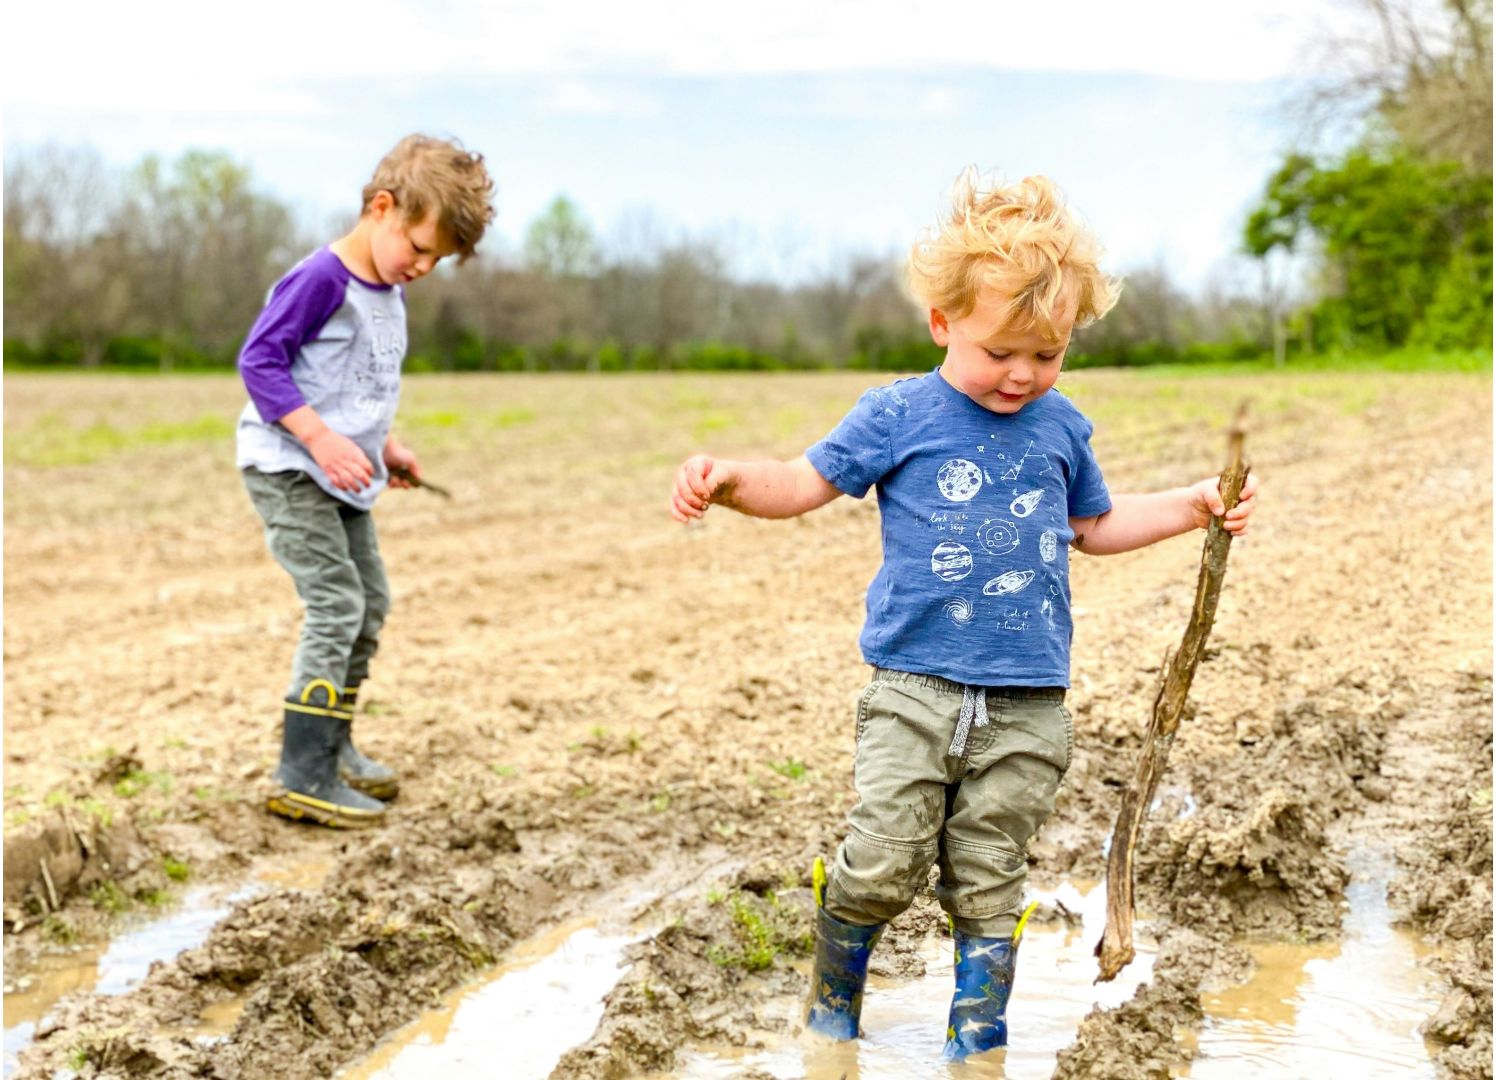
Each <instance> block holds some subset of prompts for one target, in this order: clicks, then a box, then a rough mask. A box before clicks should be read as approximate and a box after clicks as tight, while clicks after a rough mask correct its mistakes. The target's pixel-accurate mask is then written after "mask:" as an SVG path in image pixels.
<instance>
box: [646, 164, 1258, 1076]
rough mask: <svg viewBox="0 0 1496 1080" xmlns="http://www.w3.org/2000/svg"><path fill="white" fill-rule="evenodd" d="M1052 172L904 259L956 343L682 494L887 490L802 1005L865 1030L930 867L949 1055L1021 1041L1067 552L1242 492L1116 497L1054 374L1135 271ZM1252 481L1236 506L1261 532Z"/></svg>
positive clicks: (676, 500) (1068, 745)
mask: <svg viewBox="0 0 1496 1080" xmlns="http://www.w3.org/2000/svg"><path fill="white" fill-rule="evenodd" d="M1099 256H1100V249H1099V246H1098V244H1097V242H1096V240H1095V238H1094V237H1093V236H1092V234H1091V233H1090V232H1089V230H1088V229H1086V228H1085V227H1084V226H1083V225H1082V224H1081V223H1080V222H1079V221H1078V219H1077V218H1076V217H1074V216H1073V215H1072V214H1071V213H1070V211H1069V210H1068V209H1067V208H1066V207H1065V205H1064V203H1063V202H1062V200H1061V198H1060V195H1059V193H1058V191H1057V190H1056V189H1055V187H1054V186H1053V185H1052V184H1051V183H1050V182H1049V181H1048V180H1046V179H1045V178H1043V177H1029V178H1028V179H1025V180H1023V181H1021V182H1019V183H1016V184H1013V185H1011V186H1007V187H1002V186H993V187H989V188H985V189H984V188H983V186H982V182H981V179H980V177H978V176H977V175H976V173H975V172H974V170H968V171H967V172H966V173H965V174H963V176H962V177H961V178H960V179H959V180H958V181H957V183H956V185H955V188H954V193H953V199H952V208H951V212H950V214H949V216H948V217H946V218H945V219H943V220H942V221H941V222H940V223H939V224H938V226H937V227H936V228H934V229H933V230H930V231H929V232H928V233H927V234H926V235H925V236H924V237H923V238H922V239H921V240H920V242H919V243H917V244H916V245H915V246H914V248H913V251H912V253H911V256H910V260H909V270H908V278H909V283H910V286H911V288H912V291H913V293H914V295H915V297H916V298H917V300H918V301H919V302H920V304H921V306H922V307H923V308H924V309H925V310H926V311H927V312H928V318H929V329H930V335H931V337H932V338H933V339H934V341H935V343H936V344H937V345H940V346H942V347H944V348H945V350H946V352H945V358H944V361H943V362H942V363H941V364H940V366H939V367H938V368H937V369H935V370H934V371H932V372H930V373H929V374H927V375H924V376H921V377H918V378H911V379H902V380H899V381H897V382H895V383H893V384H891V385H888V386H883V387H878V388H876V389H873V390H869V391H868V392H867V393H865V394H864V395H863V396H862V398H861V399H860V400H859V401H858V402H857V404H856V405H855V406H854V407H853V409H852V410H851V412H849V413H848V414H847V415H846V417H845V418H844V419H843V420H842V421H841V423H840V424H839V425H838V426H837V427H836V429H835V430H833V431H832V432H831V433H830V434H829V435H827V436H826V437H825V438H824V439H822V440H821V441H820V442H818V443H816V444H815V445H814V446H812V447H810V448H809V450H807V451H806V453H805V454H804V455H803V456H802V457H799V458H797V459H795V460H794V461H787V462H781V461H728V460H723V459H719V458H715V457H711V456H708V455H697V456H695V457H692V458H690V459H688V460H687V461H686V462H685V463H684V464H683V465H682V466H681V467H680V469H679V471H678V472H677V474H676V477H675V484H674V490H673V492H672V495H671V512H672V514H673V515H674V517H675V518H676V519H677V520H679V521H681V522H690V521H692V520H695V519H697V518H700V517H701V516H702V515H703V514H705V513H706V511H707V509H708V508H709V507H711V506H712V505H721V506H727V507H730V508H732V509H734V510H737V511H739V512H741V513H745V514H750V515H753V516H755V517H768V518H788V517H794V516H796V515H799V514H804V513H807V512H808V511H811V510H814V509H816V508H817V507H820V506H824V505H825V504H826V503H828V502H830V501H831V500H833V499H835V498H837V497H838V496H840V495H844V494H845V495H851V496H852V497H854V498H861V497H863V496H864V495H865V494H866V492H867V491H868V489H869V488H873V487H875V488H876V490H877V493H878V506H879V510H880V514H881V521H882V539H883V563H882V566H881V567H880V568H879V570H878V573H877V575H876V576H875V577H874V579H873V581H872V584H871V585H870V586H869V588H868V593H867V619H866V622H865V624H864V627H863V631H862V636H861V646H862V652H863V656H864V658H865V659H866V660H867V662H868V663H869V664H871V665H872V667H873V677H872V681H871V683H870V684H869V685H868V687H867V689H866V690H865V691H864V692H863V693H862V696H861V698H860V700H859V703H858V708H857V717H856V737H857V749H856V758H855V765H854V779H855V785H856V788H857V793H858V802H857V805H856V806H855V807H854V808H853V810H852V812H851V816H850V820H849V822H848V830H847V835H846V838H845V839H844V841H843V842H842V845H841V848H840V850H839V851H838V853H837V856H836V860H835V862H834V864H833V865H832V867H831V868H830V871H829V874H826V873H825V872H824V871H823V869H822V867H821V866H820V860H817V868H816V869H817V875H816V900H817V907H818V911H817V928H816V958H815V968H814V971H813V974H812V980H811V981H812V985H811V1000H810V1007H809V1012H808V1017H807V1024H808V1026H809V1027H810V1028H811V1029H813V1030H815V1031H818V1032H820V1033H822V1034H824V1035H827V1036H830V1037H832V1038H840V1039H848V1038H854V1037H856V1035H857V1034H858V1022H859V1016H860V1012H861V1006H862V991H863V987H864V984H865V981H866V975H867V963H868V958H869V956H870V954H871V952H872V949H873V947H874V946H875V945H876V943H877V939H878V936H879V934H880V933H881V930H882V928H883V926H884V925H885V924H886V923H887V922H888V920H890V919H892V918H893V917H894V916H895V915H897V914H899V913H900V912H901V911H903V910H904V909H905V908H906V907H907V906H908V905H909V903H910V902H911V901H912V899H913V897H914V895H915V892H916V890H917V889H918V888H919V887H920V886H921V885H922V884H923V883H924V881H925V880H926V875H927V873H928V871H929V868H930V866H931V865H932V864H938V866H939V871H940V877H939V884H938V886H937V890H936V892H937V896H938V898H939V900H940V903H941V905H942V907H943V908H944V909H945V910H946V911H947V912H948V913H949V915H950V916H951V919H952V923H953V928H954V936H955V945H956V989H955V993H954V995H953V998H952V1004H951V1012H950V1020H949V1023H948V1025H947V1030H946V1056H947V1057H950V1058H956V1059H960V1058H964V1057H966V1056H968V1055H970V1054H973V1053H978V1052H981V1051H984V1050H988V1049H992V1048H995V1047H999V1046H1004V1045H1006V1043H1007V1020H1006V1010H1007V1000H1008V996H1009V992H1010V989H1011V986H1012V981H1013V972H1014V964H1015V961H1016V954H1017V944H1018V935H1019V933H1020V932H1021V930H1020V927H1019V916H1020V912H1021V911H1022V906H1023V884H1024V880H1025V878H1026V876H1027V861H1026V856H1025V852H1026V846H1027V844H1028V841H1029V839H1030V838H1031V837H1032V836H1033V835H1034V833H1035V832H1036V831H1037V830H1038V828H1039V826H1040V825H1041V824H1043V822H1044V820H1045V819H1046V818H1047V817H1048V816H1049V814H1050V813H1051V812H1052V811H1053V809H1054V801H1055V795H1056V792H1057V790H1058V788H1059V784H1060V780H1061V778H1062V777H1063V776H1064V774H1065V771H1066V770H1067V769H1068V768H1069V766H1070V760H1071V754H1072V751H1073V746H1074V727H1073V725H1072V722H1071V717H1070V714H1069V713H1068V712H1067V711H1066V709H1065V706H1064V698H1065V690H1066V688H1067V687H1068V686H1069V683H1070V639H1071V611H1070V579H1069V562H1068V555H1069V549H1070V548H1072V547H1073V548H1075V549H1076V550H1078V551H1082V552H1085V553H1087V554H1092V555H1106V554H1113V553H1116V552H1123V551H1131V550H1134V549H1136V548H1141V547H1144V546H1146V545H1148V544H1153V543H1156V542H1157V541H1159V540H1163V539H1165V538H1166V537H1170V536H1176V535H1179V534H1181V533H1185V532H1188V531H1190V530H1192V529H1203V528H1206V527H1207V526H1208V525H1209V524H1210V521H1211V518H1212V516H1220V515H1222V514H1225V507H1224V505H1223V503H1222V499H1221V494H1220V491H1219V490H1218V483H1217V481H1216V480H1215V479H1214V478H1212V479H1207V480H1202V481H1200V482H1199V483H1196V484H1193V485H1191V486H1189V487H1181V488H1176V489H1173V490H1170V491H1163V492H1158V493H1155V494H1150V495H1115V496H1114V495H1112V494H1110V493H1109V491H1108V490H1107V487H1106V484H1105V483H1104V481H1103V479H1102V474H1101V469H1100V468H1099V466H1098V465H1097V463H1096V459H1095V457H1094V456H1093V454H1092V452H1091V446H1090V436H1091V430H1092V426H1091V424H1090V422H1089V421H1087V420H1086V418H1085V417H1084V416H1083V415H1082V414H1081V412H1080V411H1079V410H1078V409H1077V408H1076V407H1075V406H1074V405H1073V404H1071V403H1070V401H1069V400H1068V399H1067V398H1066V397H1064V396H1063V395H1061V394H1060V393H1059V392H1058V391H1057V390H1056V389H1055V388H1054V387H1055V381H1056V379H1057V378H1058V377H1059V374H1060V370H1061V367H1062V365H1063V362H1064V358H1065V351H1066V349H1067V347H1068V346H1069V344H1070V338H1071V333H1072V331H1074V330H1075V329H1076V328H1078V327H1083V326H1085V325H1087V324H1088V323H1091V322H1093V321H1095V320H1096V319H1099V318H1101V317H1102V316H1103V315H1105V314H1106V312H1107V311H1108V310H1109V309H1110V308H1111V307H1112V305H1113V304H1114V303H1115V302H1116V299H1117V295H1118V292H1119V285H1118V283H1117V282H1116V281H1114V280H1112V279H1110V278H1108V277H1107V276H1106V275H1105V274H1104V273H1102V271H1101V269H1100V266H1099ZM1255 491H1256V482H1255V480H1252V481H1249V482H1248V485H1247V488H1246V490H1245V491H1244V492H1243V495H1242V498H1241V501H1240V503H1239V504H1238V505H1237V506H1236V507H1235V508H1234V509H1232V510H1231V512H1230V513H1229V514H1225V519H1224V520H1225V527H1226V528H1227V529H1228V530H1229V531H1230V532H1232V533H1233V534H1235V535H1241V534H1242V533H1244V532H1245V531H1246V528H1247V522H1248V519H1249V517H1250V515H1251V514H1252V512H1253V510H1254V508H1255V503H1254V496H1255Z"/></svg>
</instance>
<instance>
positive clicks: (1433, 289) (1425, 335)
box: [1244, 149, 1491, 347]
mask: <svg viewBox="0 0 1496 1080" xmlns="http://www.w3.org/2000/svg"><path fill="white" fill-rule="evenodd" d="M1244 239H1245V244H1246V248H1247V251H1248V252H1249V253H1251V254H1252V255H1254V256H1257V257H1259V258H1264V257H1266V256H1267V255H1269V254H1270V253H1271V252H1273V251H1275V250H1279V249H1283V250H1287V251H1296V252H1314V253H1317V254H1318V256H1319V257H1320V259H1321V262H1322V278H1323V280H1322V282H1321V288H1322V291H1323V293H1324V298H1323V299H1322V300H1321V301H1320V302H1319V303H1318V304H1316V305H1315V306H1314V308H1313V312H1314V325H1315V328H1316V329H1315V336H1316V339H1317V341H1318V343H1321V344H1329V345H1339V346H1345V347H1353V346H1356V345H1402V344H1406V343H1408V342H1410V341H1423V342H1429V343H1433V342H1438V343H1442V344H1446V345H1478V344H1481V343H1482V342H1486V341H1489V338H1490V318H1491V178H1490V174H1489V173H1484V174H1472V173H1470V172H1468V171H1466V170H1465V169H1463V168H1462V167H1460V166H1459V165H1458V164H1456V163H1453V162H1444V163H1429V162H1426V161H1423V160H1420V159H1417V158H1414V157H1412V156H1409V155H1408V154H1406V153H1401V152H1392V153H1387V154H1378V153H1375V152H1373V151H1370V150H1367V149H1357V150H1355V151H1352V152H1351V153H1349V154H1347V155H1346V156H1345V157H1344V158H1342V159H1341V160H1339V161H1337V162H1334V163H1331V164H1326V165H1320V164H1317V163H1316V162H1315V161H1314V160H1313V159H1311V158H1309V157H1307V156H1304V155H1297V154H1296V155H1291V156H1290V157H1289V158H1288V159H1287V160H1285V162H1284V163H1283V165H1282V167H1281V168H1280V169H1279V170H1278V171H1277V172H1276V173H1274V174H1273V176H1272V178H1271V179H1270V180H1269V181H1268V186H1267V192H1266V194H1265V196H1264V198H1263V201H1262V203H1261V205H1260V206H1258V207H1257V209H1255V210H1254V211H1253V212H1252V214H1251V215H1250V217H1249V218H1248V220H1247V224H1246V229H1245V237H1244Z"/></svg>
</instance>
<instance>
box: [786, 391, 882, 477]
mask: <svg viewBox="0 0 1496 1080" xmlns="http://www.w3.org/2000/svg"><path fill="white" fill-rule="evenodd" d="M893 415H896V413H895V410H894V408H893V407H892V405H891V402H890V399H889V396H888V394H887V392H886V391H884V390H880V389H873V390H869V391H868V392H867V393H865V394H863V395H862V397H861V398H859V399H858V400H857V404H856V405H854V406H852V409H851V411H850V412H848V413H847V415H846V416H844V417H842V420H841V423H839V424H837V425H836V427H835V429H833V430H832V432H831V434H829V435H827V436H826V437H825V438H824V439H822V440H821V441H820V442H818V443H816V444H815V445H814V446H812V447H811V448H810V449H809V450H807V451H806V452H805V456H806V457H807V458H808V459H809V460H810V463H811V465H813V466H815V470H816V472H818V473H820V474H821V476H822V477H824V478H825V480H826V482H827V483H829V484H831V485H832V486H833V487H835V488H836V489H837V490H838V491H841V492H842V493H844V494H846V495H850V496H852V497H853V498H854V499H860V498H862V497H863V496H864V495H866V494H867V490H868V488H870V487H872V486H873V485H874V484H876V483H877V482H878V481H879V480H881V479H883V477H884V476H886V475H887V474H888V473H889V472H890V471H892V469H893V449H892V442H891V437H890V431H889V420H890V418H891V417H892V416H893Z"/></svg>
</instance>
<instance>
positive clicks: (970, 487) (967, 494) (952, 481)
mask: <svg viewBox="0 0 1496 1080" xmlns="http://www.w3.org/2000/svg"><path fill="white" fill-rule="evenodd" d="M935 486H936V487H938V488H939V489H940V494H942V495H944V496H945V497H946V498H947V499H949V500H950V501H951V502H967V501H968V500H970V499H972V498H973V497H975V495H976V493H977V492H979V491H981V490H982V470H981V469H979V468H977V466H976V464H975V463H974V462H970V461H967V460H966V459H965V458H952V459H951V460H950V461H947V462H946V463H945V464H944V465H942V466H940V471H939V472H938V473H936V474H935Z"/></svg>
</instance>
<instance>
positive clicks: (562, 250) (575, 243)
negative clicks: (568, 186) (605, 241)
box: [525, 195, 597, 278]
mask: <svg viewBox="0 0 1496 1080" xmlns="http://www.w3.org/2000/svg"><path fill="white" fill-rule="evenodd" d="M525 264H526V265H527V266H528V267H529V268H530V269H531V270H533V271H535V272H536V273H538V274H542V275H544V276H546V277H551V278H577V277H590V276H592V274H593V273H594V272H595V270H596V264H597V243H596V241H595V240H594V239H593V236H592V229H591V227H589V226H588V224H587V222H586V221H585V220H583V218H582V215H581V214H580V213H579V212H578V211H577V207H576V204H575V203H573V202H572V201H571V200H570V199H568V198H567V197H566V196H565V195H558V196H556V198H555V199H554V200H553V201H552V202H551V205H550V206H548V207H546V210H545V213H543V214H541V215H540V216H539V217H538V218H536V219H535V220H534V221H532V222H531V223H530V228H529V231H528V232H527V233H526V234H525Z"/></svg>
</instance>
